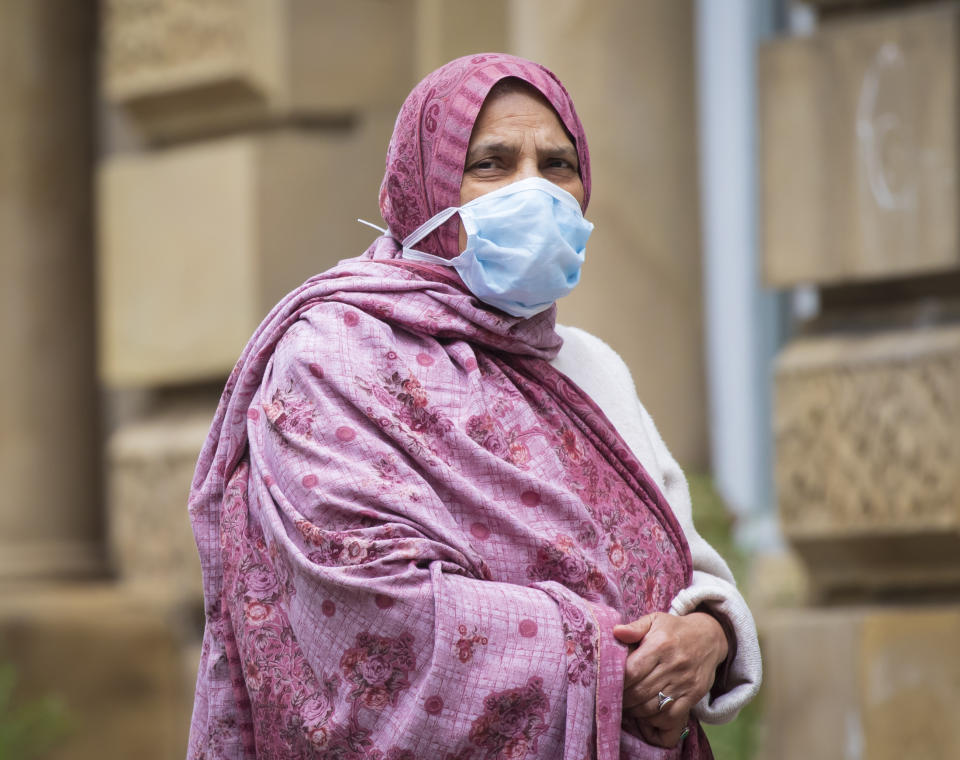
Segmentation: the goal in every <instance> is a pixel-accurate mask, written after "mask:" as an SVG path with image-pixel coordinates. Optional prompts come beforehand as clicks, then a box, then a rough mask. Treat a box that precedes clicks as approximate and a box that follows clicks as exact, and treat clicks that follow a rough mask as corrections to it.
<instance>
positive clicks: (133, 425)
mask: <svg viewBox="0 0 960 760" xmlns="http://www.w3.org/2000/svg"><path fill="white" fill-rule="evenodd" d="M216 406H217V397H216V395H215V394H213V395H211V397H210V398H209V399H206V400H203V399H196V400H191V401H190V402H189V403H186V404H178V405H173V404H170V403H166V404H162V405H160V406H159V407H158V408H157V409H154V410H153V411H151V412H150V414H149V415H148V416H147V417H145V418H144V419H141V420H138V421H135V422H130V423H128V424H126V425H124V426H123V427H121V428H119V429H118V430H116V431H115V432H114V433H113V434H112V435H111V437H110V440H109V442H108V445H107V467H108V480H109V500H108V522H109V537H110V542H109V543H110V553H111V558H112V561H113V565H114V568H115V570H116V572H117V574H118V576H119V578H120V580H121V581H123V582H124V583H127V584H131V585H135V586H138V587H145V588H151V589H154V590H162V591H164V593H168V594H170V595H171V596H173V597H175V598H179V599H183V600H184V601H189V600H193V601H196V602H197V603H199V600H200V599H202V596H203V588H202V584H201V576H200V562H199V558H198V555H197V547H196V544H195V543H194V539H193V532H192V530H191V528H190V518H189V516H188V514H187V497H188V495H189V492H190V482H191V480H192V479H193V471H194V468H195V467H196V463H197V456H198V454H199V453H200V448H201V447H202V446H203V442H204V441H205V440H206V436H207V431H208V429H209V427H210V421H211V420H212V419H213V415H214V412H215V411H216Z"/></svg>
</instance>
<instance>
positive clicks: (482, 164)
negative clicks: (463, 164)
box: [472, 158, 496, 169]
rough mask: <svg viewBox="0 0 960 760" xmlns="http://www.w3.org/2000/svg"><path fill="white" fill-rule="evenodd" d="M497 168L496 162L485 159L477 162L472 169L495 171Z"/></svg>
mask: <svg viewBox="0 0 960 760" xmlns="http://www.w3.org/2000/svg"><path fill="white" fill-rule="evenodd" d="M495 166H496V162H495V161H494V160H493V159H492V158H484V159H483V160H481V161H477V162H476V163H475V164H474V165H473V167H472V168H474V169H493V168H494V167H495Z"/></svg>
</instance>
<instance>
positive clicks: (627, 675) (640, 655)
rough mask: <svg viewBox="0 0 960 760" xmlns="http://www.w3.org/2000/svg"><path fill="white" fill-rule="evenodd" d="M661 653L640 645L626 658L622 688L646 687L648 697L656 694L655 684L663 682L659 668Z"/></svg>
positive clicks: (662, 674) (661, 668)
mask: <svg viewBox="0 0 960 760" xmlns="http://www.w3.org/2000/svg"><path fill="white" fill-rule="evenodd" d="M660 658H661V653H660V652H658V651H657V650H656V649H648V648H645V647H644V646H643V645H642V644H641V645H640V646H639V647H637V649H635V650H634V651H632V652H631V653H630V654H629V655H628V656H627V661H626V663H625V664H624V669H623V683H624V686H641V685H645V686H646V692H647V693H648V696H649V695H651V694H656V693H657V689H655V688H654V685H655V684H662V683H663V682H664V680H665V678H664V676H665V674H664V673H661V672H660V671H662V670H663V669H664V668H663V667H662V666H661V661H660Z"/></svg>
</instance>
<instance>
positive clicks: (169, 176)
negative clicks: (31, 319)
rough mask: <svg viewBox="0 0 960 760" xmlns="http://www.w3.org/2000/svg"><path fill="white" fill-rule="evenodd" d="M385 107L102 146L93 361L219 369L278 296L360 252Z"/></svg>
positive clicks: (142, 380)
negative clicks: (340, 125) (157, 145)
mask: <svg viewBox="0 0 960 760" xmlns="http://www.w3.org/2000/svg"><path fill="white" fill-rule="evenodd" d="M393 116H394V115H393V114H392V113H391V114H389V116H388V115H386V114H384V115H382V116H377V115H373V116H371V117H370V118H368V119H366V120H364V121H361V122H359V123H357V124H356V125H355V126H354V127H353V128H344V129H342V130H334V131H329V130H327V131H290V130H280V131H270V132H265V133H261V134H256V135H251V136H242V137H229V138H222V139H219V140H214V141H210V142H204V143H199V144H192V145H188V146H185V147H177V148H168V149H165V150H160V151H156V152H153V153H148V154H142V155H132V156H115V157H113V158H111V159H109V160H107V161H106V162H104V163H103V164H102V165H101V168H100V172H99V178H98V179H99V188H98V193H99V246H98V248H99V250H98V255H99V276H100V291H99V296H100V304H99V305H100V348H101V354H100V367H101V375H102V377H103V378H104V379H105V380H106V382H107V383H108V384H110V385H112V386H115V387H135V386H147V385H169V384H178V383H189V382H196V381H203V380H209V379H220V378H222V377H225V376H226V375H227V374H228V373H229V370H230V369H231V368H232V366H233V364H234V362H235V361H236V359H237V357H238V355H239V353H240V350H241V349H242V348H243V346H244V344H245V343H246V341H247V338H248V337H249V336H250V334H251V333H252V332H253V330H254V328H255V327H256V326H257V325H258V324H259V323H260V321H261V320H262V319H263V317H264V316H266V314H267V313H268V311H269V309H270V308H271V307H272V306H273V305H274V303H276V301H278V300H279V299H280V297H281V296H283V294H284V293H286V292H288V291H289V290H291V289H293V288H294V287H296V286H297V285H299V284H300V283H301V282H303V280H305V279H306V278H307V277H309V276H311V275H313V274H316V273H317V272H321V271H323V270H324V269H327V268H328V267H330V266H331V265H333V264H334V263H336V262H337V261H339V260H340V259H344V258H350V257H353V256H357V255H359V254H360V253H362V252H363V251H364V250H365V249H366V247H367V246H368V245H369V243H370V242H371V241H372V239H373V237H374V236H375V233H371V231H370V229H369V228H367V227H364V226H362V225H359V224H357V222H356V218H357V217H364V218H366V219H369V220H371V221H376V220H378V219H379V211H378V208H377V189H378V188H379V186H380V180H381V178H382V174H383V156H384V153H385V150H386V145H387V142H388V140H389V136H390V132H391V130H392V126H393Z"/></svg>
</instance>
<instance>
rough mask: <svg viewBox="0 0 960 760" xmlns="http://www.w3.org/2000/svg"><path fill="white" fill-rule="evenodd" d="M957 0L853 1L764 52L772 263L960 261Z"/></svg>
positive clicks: (846, 267) (830, 275)
mask: <svg viewBox="0 0 960 760" xmlns="http://www.w3.org/2000/svg"><path fill="white" fill-rule="evenodd" d="M958 18H960V8H958V7H957V6H956V5H952V4H951V5H946V4H944V5H935V6H932V7H923V6H921V7H917V8H903V9H897V10H894V11H887V12H884V13H879V12H877V13H864V14H852V15H851V16H850V17H849V18H845V19H843V20H838V21H836V22H833V23H830V24H826V25H823V26H822V27H821V28H820V29H819V30H818V31H817V32H816V33H815V34H814V35H812V36H810V37H805V38H802V39H785V40H776V41H773V42H770V43H767V44H766V45H764V46H763V47H762V49H761V51H760V56H759V62H758V76H759V94H760V123H761V168H762V186H763V190H762V202H763V214H762V219H763V232H762V243H763V245H762V250H763V251H764V262H763V263H764V275H765V278H766V281H767V282H768V283H769V284H771V285H774V286H778V287H783V286H789V285H794V284H797V283H802V282H819V283H831V282H841V281H844V282H846V281H854V280H865V279H871V278H873V279H876V278H887V277H895V276H902V275H913V274H922V273H926V272H932V271H939V270H945V269H950V268H953V269H956V268H957V267H960V238H958V225H957V214H956V208H957V203H958V198H957V192H956V178H957V172H958V165H957V147H956V146H957V144H958V139H960V121H958V118H957V102H958V99H957V94H958V87H960V81H958V77H957V57H958V39H960V37H958V31H960V29H958Z"/></svg>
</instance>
